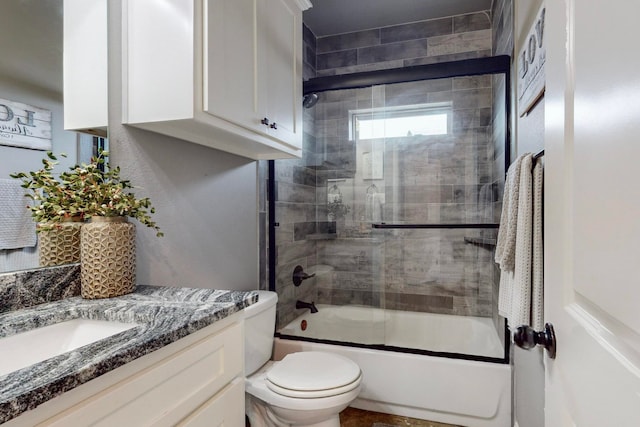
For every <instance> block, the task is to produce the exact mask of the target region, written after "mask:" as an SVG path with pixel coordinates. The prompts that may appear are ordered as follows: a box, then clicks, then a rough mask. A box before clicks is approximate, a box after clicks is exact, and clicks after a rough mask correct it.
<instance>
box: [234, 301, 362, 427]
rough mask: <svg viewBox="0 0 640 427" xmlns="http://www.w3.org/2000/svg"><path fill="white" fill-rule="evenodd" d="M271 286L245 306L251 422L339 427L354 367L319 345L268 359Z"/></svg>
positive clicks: (352, 389)
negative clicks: (319, 347) (269, 289)
mask: <svg viewBox="0 0 640 427" xmlns="http://www.w3.org/2000/svg"><path fill="white" fill-rule="evenodd" d="M277 301H278V295H277V294H276V293H275V292H267V291H260V292H259V298H258V302H257V303H256V304H253V305H251V306H249V307H247V308H246V309H245V310H244V311H245V362H244V363H245V375H246V412H247V416H248V417H249V421H250V422H251V427H284V426H292V427H294V426H307V427H340V420H339V417H338V413H339V412H340V411H342V410H343V409H345V408H346V407H347V406H349V404H350V403H351V402H352V401H353V400H354V399H355V398H356V397H357V396H358V393H360V382H361V380H362V373H361V371H360V367H359V366H358V365H357V364H356V363H355V362H353V361H352V360H350V359H347V358H346V357H343V356H340V355H337V354H332V353H325V352H319V351H308V352H300V353H292V354H289V355H287V356H285V357H284V359H282V360H281V361H279V362H274V361H270V360H269V359H270V358H271V352H272V349H273V331H274V327H275V321H276V302H277Z"/></svg>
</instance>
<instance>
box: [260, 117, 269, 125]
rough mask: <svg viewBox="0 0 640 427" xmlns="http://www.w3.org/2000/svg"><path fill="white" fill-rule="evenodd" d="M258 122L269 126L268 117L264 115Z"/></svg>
mask: <svg viewBox="0 0 640 427" xmlns="http://www.w3.org/2000/svg"><path fill="white" fill-rule="evenodd" d="M260 123H262V124H263V125H265V126H269V119H267V118H266V117H265V118H264V119H262V120H260Z"/></svg>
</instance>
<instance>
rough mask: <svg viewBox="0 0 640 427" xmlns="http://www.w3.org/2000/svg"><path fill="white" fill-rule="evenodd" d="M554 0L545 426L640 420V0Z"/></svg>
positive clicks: (550, 8)
mask: <svg viewBox="0 0 640 427" xmlns="http://www.w3.org/2000/svg"><path fill="white" fill-rule="evenodd" d="M546 7H547V12H546V29H545V31H546V35H545V37H546V43H547V61H546V73H547V89H546V90H547V92H546V96H545V99H546V101H545V102H546V104H545V106H546V112H545V153H546V154H545V165H546V175H545V193H546V195H545V317H546V320H547V321H549V322H552V323H553V324H554V326H555V330H556V335H557V342H558V345H557V357H556V359H555V360H551V359H549V358H547V359H546V363H545V365H546V386H545V387H546V391H545V400H546V402H545V406H546V408H545V418H546V426H547V427H555V426H561V427H563V426H573V425H575V426H580V427H582V426H600V427H605V426H612V427H624V426H640V49H638V47H639V46H638V41H637V40H638V37H637V31H638V26H639V22H640V21H639V20H638V17H639V16H640V2H636V1H628V0H608V1H585V0H552V1H547V2H546Z"/></svg>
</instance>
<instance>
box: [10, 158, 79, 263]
mask: <svg viewBox="0 0 640 427" xmlns="http://www.w3.org/2000/svg"><path fill="white" fill-rule="evenodd" d="M62 156H64V154H62ZM57 160H58V159H57V158H56V157H55V156H54V155H53V153H51V152H47V158H45V159H43V160H42V164H43V166H42V168H41V169H39V170H37V171H32V172H28V173H25V172H17V173H14V174H10V176H11V177H12V178H16V179H20V180H22V187H23V188H25V189H27V190H28V192H27V193H26V194H25V195H26V196H27V197H29V198H30V199H31V200H33V202H34V203H32V204H29V205H28V206H27V208H28V209H29V210H30V211H31V216H32V217H33V219H34V221H35V222H36V224H37V226H36V231H37V232H38V235H39V241H38V258H39V264H40V266H42V267H50V266H54V265H61V264H68V263H74V262H79V261H80V227H81V226H82V212H81V211H78V208H77V204H76V203H74V197H73V194H72V192H71V190H70V189H69V188H68V187H67V186H66V185H65V184H64V183H63V182H61V181H60V180H59V179H56V177H55V176H54V174H53V169H54V167H55V165H56V164H58V161H57Z"/></svg>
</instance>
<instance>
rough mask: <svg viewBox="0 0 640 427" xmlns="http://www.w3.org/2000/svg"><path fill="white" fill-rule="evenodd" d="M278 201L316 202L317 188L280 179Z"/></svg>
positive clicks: (277, 184) (277, 192)
mask: <svg viewBox="0 0 640 427" xmlns="http://www.w3.org/2000/svg"><path fill="white" fill-rule="evenodd" d="M276 201H279V202H292V203H311V204H313V203H315V202H316V193H315V188H314V187H313V186H308V185H300V184H291V183H288V182H282V181H278V182H277V183H276Z"/></svg>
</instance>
